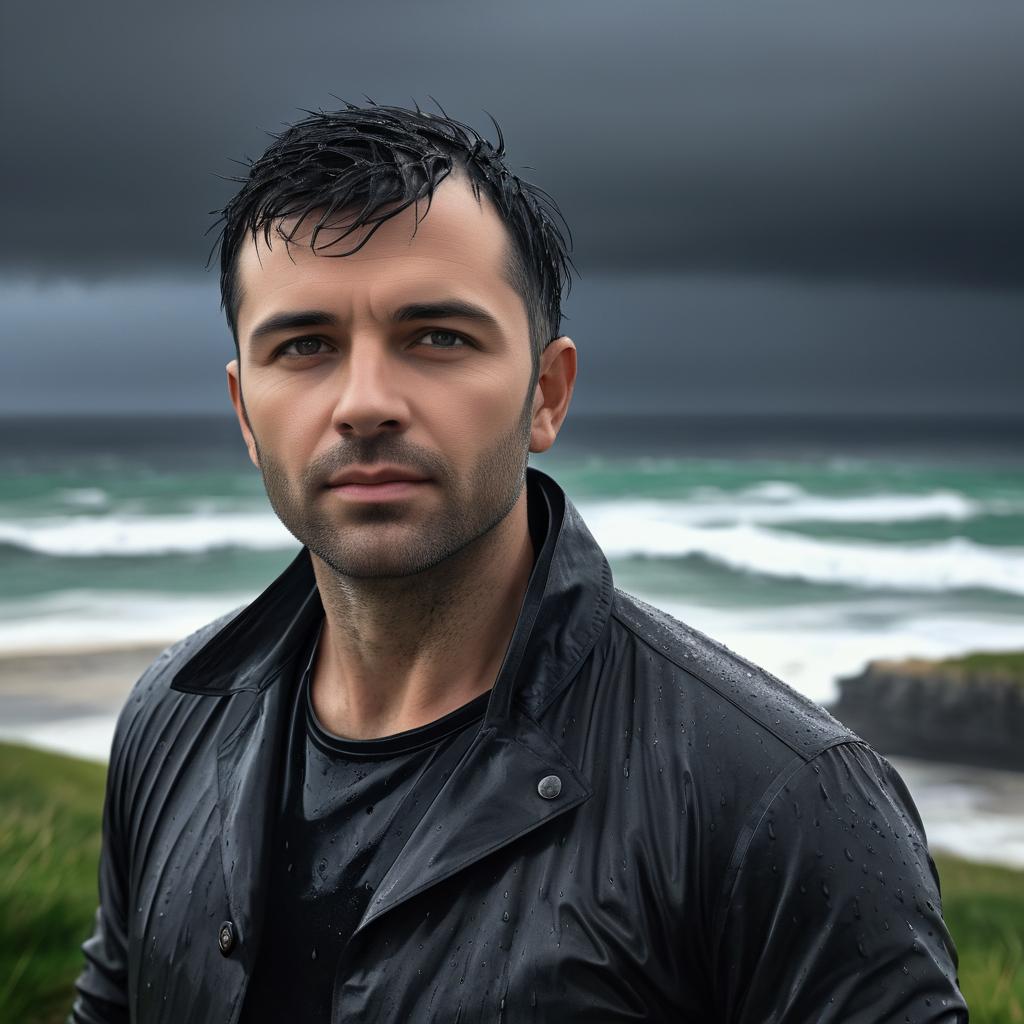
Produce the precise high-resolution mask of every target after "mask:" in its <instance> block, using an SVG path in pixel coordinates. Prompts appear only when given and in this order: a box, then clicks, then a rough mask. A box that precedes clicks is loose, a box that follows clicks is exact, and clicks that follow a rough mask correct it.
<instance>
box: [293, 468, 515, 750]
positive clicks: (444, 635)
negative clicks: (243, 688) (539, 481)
mask: <svg viewBox="0 0 1024 1024" xmlns="http://www.w3.org/2000/svg"><path fill="white" fill-rule="evenodd" d="M533 558H534V552H533V544H532V542H531V539H530V532H529V527H528V523H527V517H526V491H525V488H524V491H523V493H522V495H520V498H519V501H518V502H517V503H516V505H515V507H514V508H513V509H512V511H511V512H510V513H509V515H508V516H506V517H505V519H504V520H502V522H500V523H499V524H498V525H497V526H496V527H494V529H492V530H490V531H488V532H487V533H486V534H484V535H483V536H481V537H478V538H477V539H476V540H475V541H473V543H471V544H469V545H467V546H466V547H465V548H463V549H462V550H461V551H459V552H457V553H456V554H455V555H453V556H451V557H450V558H447V559H445V560H444V561H443V562H441V563H439V564H438V565H436V566H434V568H432V569H429V570H427V571H426V572H422V573H417V574H416V575H414V576H408V577H402V578H398V579H352V578H351V577H345V576H340V575H339V574H338V573H336V572H335V571H334V570H333V569H331V568H330V567H329V566H328V565H326V563H324V562H323V561H321V560H320V559H319V558H317V557H316V556H315V555H314V556H312V562H313V571H314V573H315V574H316V580H317V586H318V588H319V591H320V597H321V600H322V602H323V606H324V627H323V632H322V633H321V637H320V644H319V647H318V649H317V654H316V659H315V664H314V669H313V673H312V678H311V685H312V700H313V707H314V710H315V711H316V714H317V717H318V718H319V719H320V721H321V723H323V725H324V727H325V728H326V729H328V730H329V731H330V732H333V733H335V734H336V735H339V736H345V737H349V738H351V739H373V738H377V737H380V736H388V735H392V734H394V733H397V732H405V731H406V730H408V729H415V728H418V727H419V726H421V725H426V724H427V723H429V722H432V721H435V720H436V719H437V718H440V717H441V716H443V715H445V714H447V713H448V712H449V711H453V710H455V708H457V707H460V706H461V705H463V704H465V703H467V702H468V701H470V700H472V699H473V698H474V697H477V696H479V695H480V694H481V693H485V692H486V691H487V690H489V689H490V688H491V686H492V685H493V684H494V680H495V677H496V676H497V674H498V670H499V669H500V667H501V662H502V659H503V658H504V656H505V650H506V648H507V647H508V643H509V640H510V639H511V637H512V631H513V630H514V628H515V623H516V619H517V617H518V615H519V610H520V607H521V606H522V602H523V597H524V595H525V593H526V587H527V584H528V582H529V579H530V572H531V570H532V568H533Z"/></svg>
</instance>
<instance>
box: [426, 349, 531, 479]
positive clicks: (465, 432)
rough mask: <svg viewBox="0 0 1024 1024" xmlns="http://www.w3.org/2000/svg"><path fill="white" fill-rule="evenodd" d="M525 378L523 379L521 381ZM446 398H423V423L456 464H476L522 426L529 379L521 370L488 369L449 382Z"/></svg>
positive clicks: (429, 395)
mask: <svg viewBox="0 0 1024 1024" xmlns="http://www.w3.org/2000/svg"><path fill="white" fill-rule="evenodd" d="M520 377H521V379H520ZM448 383H449V385H450V386H448V387H445V388H444V393H443V394H433V393H427V392H426V391H424V392H422V393H421V394H420V396H419V397H420V402H419V410H420V416H419V417H414V423H415V419H417V418H418V419H420V421H421V422H423V423H425V424H430V425H431V426H430V428H429V429H430V430H431V432H433V433H435V434H436V443H437V444H438V446H439V447H440V448H441V450H442V451H444V452H446V454H447V455H448V456H449V457H451V458H452V459H455V460H472V459H474V458H476V457H477V456H478V455H479V453H480V452H481V450H483V449H487V448H488V447H489V446H491V445H493V443H494V440H495V439H496V438H498V437H502V436H504V435H506V434H508V432H509V431H510V430H512V429H513V428H514V427H515V426H516V425H517V424H518V423H519V419H520V415H521V413H522V409H523V403H524V401H525V400H526V387H527V385H528V384H529V375H528V374H526V373H524V374H518V373H517V368H512V367H508V366H506V367H504V368H502V369H500V370H499V369H497V368H495V369H494V370H490V369H488V370H487V371H486V372H484V371H479V372H474V373H472V374H468V373H467V374H466V375H465V376H464V377H463V378H462V379H460V380H458V381H449V382H448Z"/></svg>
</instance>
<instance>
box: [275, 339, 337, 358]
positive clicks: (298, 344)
mask: <svg viewBox="0 0 1024 1024" xmlns="http://www.w3.org/2000/svg"><path fill="white" fill-rule="evenodd" d="M325 345H326V342H324V340H323V339H322V338H292V340H291V341H288V342H285V344H284V345H282V346H281V347H280V348H279V349H278V350H277V354H278V355H279V356H291V357H294V356H319V355H322V354H323V352H325V351H326V349H325V347H324V346H325Z"/></svg>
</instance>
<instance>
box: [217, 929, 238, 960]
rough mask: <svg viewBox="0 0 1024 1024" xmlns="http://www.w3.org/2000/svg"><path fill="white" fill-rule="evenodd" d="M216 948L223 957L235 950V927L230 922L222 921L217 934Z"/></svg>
mask: <svg viewBox="0 0 1024 1024" xmlns="http://www.w3.org/2000/svg"><path fill="white" fill-rule="evenodd" d="M217 946H218V948H219V949H220V951H221V953H222V954H223V955H224V956H227V955H228V954H229V953H230V952H231V950H233V949H234V948H235V926H234V923H233V922H231V921H222V922H221V925H220V929H219V930H218V932H217Z"/></svg>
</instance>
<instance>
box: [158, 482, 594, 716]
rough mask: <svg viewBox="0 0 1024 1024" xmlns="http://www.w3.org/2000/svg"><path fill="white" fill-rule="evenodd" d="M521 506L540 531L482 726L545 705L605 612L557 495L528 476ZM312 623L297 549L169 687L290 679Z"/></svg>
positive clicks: (590, 553)
mask: <svg viewBox="0 0 1024 1024" xmlns="http://www.w3.org/2000/svg"><path fill="white" fill-rule="evenodd" d="M527 502H528V503H529V505H530V507H531V514H536V511H537V509H538V508H540V509H541V511H542V512H543V513H544V514H545V515H546V520H547V526H546V532H545V535H544V542H543V545H542V546H541V549H540V551H539V552H538V554H537V559H536V562H535V564H534V568H533V572H532V574H531V576H530V582H529V584H528V586H527V590H526V596H525V598H524V600H523V605H522V608H521V609H520V613H519V618H518V619H517V622H516V628H515V630H514V632H513V634H512V640H511V641H510V643H509V647H508V650H507V651H506V654H505V660H504V663H503V664H502V668H501V670H500V672H499V673H498V678H497V680H496V682H495V686H494V691H493V693H492V698H491V701H490V704H489V706H488V711H487V717H488V719H489V720H491V721H495V720H497V719H500V718H504V717H507V716H508V715H509V714H510V712H511V705H512V701H513V700H515V701H516V702H517V703H519V704H521V705H522V706H523V707H524V708H525V709H526V710H527V711H528V712H529V713H531V714H533V715H536V714H539V713H540V712H541V711H542V710H543V709H544V708H545V707H546V706H547V705H548V704H549V703H550V702H551V701H552V700H554V698H555V697H556V696H558V694H559V693H561V692H562V690H563V689H564V687H565V686H566V685H567V684H568V683H569V681H570V680H571V679H572V677H573V675H574V674H575V672H576V670H577V669H578V668H579V666H580V664H581V663H582V661H583V659H584V658H585V657H586V656H587V654H589V652H590V650H591V649H592V647H593V645H594V643H595V642H596V640H597V638H598V637H599V636H600V635H601V632H602V630H603V629H604V627H605V624H606V623H607V621H608V614H609V610H610V607H611V597H612V579H611V571H610V570H609V567H608V562H607V560H606V559H605V557H604V554H603V553H602V551H601V549H600V548H599V547H598V545H597V542H596V541H595V540H594V538H593V537H592V536H591V534H590V531H589V530H588V529H587V527H586V525H585V524H584V523H583V520H582V519H581V518H580V515H579V513H578V512H577V511H576V509H575V508H574V507H573V505H572V503H571V502H570V501H569V500H568V498H566V496H565V493H564V491H563V490H562V489H561V487H559V486H558V484H556V483H555V481H554V480H552V479H551V478H550V477H549V476H547V475H546V474H544V473H541V472H540V471H539V470H536V469H532V468H531V469H528V470H527ZM322 615H323V605H322V604H321V602H320V595H319V592H318V590H317V586H316V578H315V576H314V575H313V567H312V563H311V561H310V557H309V552H308V550H307V549H306V548H303V549H302V551H301V552H299V554H298V555H297V556H296V558H295V559H294V560H293V561H292V563H291V564H290V565H289V566H288V568H287V569H285V571H284V572H283V573H282V574H281V575H280V576H279V577H278V578H277V579H276V580H275V581H274V582H273V583H272V584H271V585H270V586H269V587H268V588H267V589H266V590H265V591H264V592H263V593H262V594H260V596H259V597H258V598H256V600H255V601H253V602H252V604H250V605H248V606H247V607H246V608H244V609H243V610H242V611H241V612H239V614H238V615H236V616H235V617H234V618H232V619H231V620H230V621H229V622H228V623H227V625H225V626H224V627H223V628H222V629H221V630H220V631H219V632H218V633H216V634H215V635H214V636H213V638H212V639H210V640H209V641H208V642H207V643H206V644H205V645H204V646H203V647H202V648H200V649H199V651H198V652H197V653H196V654H195V655H193V656H192V658H191V659H189V661H187V662H186V663H185V664H184V666H183V667H182V668H181V669H179V671H178V672H177V674H176V675H175V677H174V680H173V682H172V683H171V688H172V689H174V690H180V691H182V692H185V693H195V694H206V695H211V696H224V695H227V694H231V693H238V692H242V691H249V692H259V691H261V690H264V689H265V688H266V687H268V686H270V685H271V684H272V683H273V682H274V681H275V680H276V679H278V678H279V677H280V676H281V675H283V674H286V673H288V672H290V671H293V669H294V666H295V664H296V661H297V659H298V658H300V657H301V652H302V649H303V644H304V643H305V642H306V640H307V639H308V637H309V631H310V630H311V629H312V628H313V627H314V625H315V623H316V622H317V621H318V620H319V618H320V617H321V616H322Z"/></svg>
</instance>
